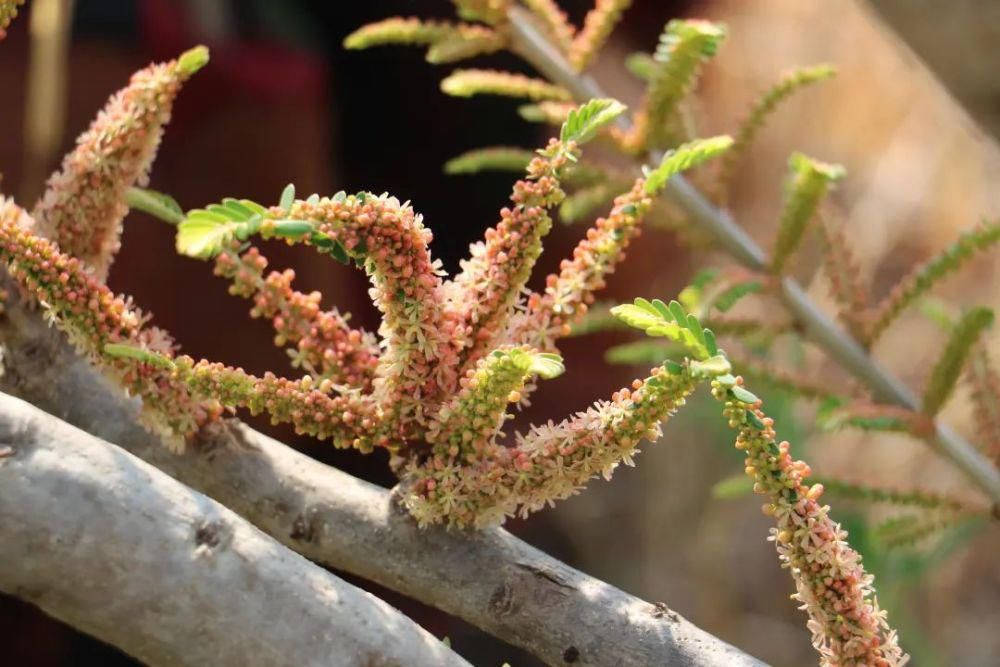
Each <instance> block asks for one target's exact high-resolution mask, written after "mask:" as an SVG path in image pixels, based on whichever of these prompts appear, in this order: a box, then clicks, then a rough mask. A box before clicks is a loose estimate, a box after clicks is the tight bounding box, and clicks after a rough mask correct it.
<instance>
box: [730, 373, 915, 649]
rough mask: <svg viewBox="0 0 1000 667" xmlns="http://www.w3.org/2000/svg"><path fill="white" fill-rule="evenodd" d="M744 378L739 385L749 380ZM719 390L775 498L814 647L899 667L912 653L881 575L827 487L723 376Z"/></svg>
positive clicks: (764, 487)
mask: <svg viewBox="0 0 1000 667" xmlns="http://www.w3.org/2000/svg"><path fill="white" fill-rule="evenodd" d="M741 382H742V381H741V380H740V379H738V378H737V385H738V384H741ZM712 393H713V395H714V396H715V397H716V398H717V399H718V400H720V401H722V402H723V403H724V404H725V408H724V410H723V414H724V416H725V417H726V419H728V420H729V423H730V425H731V426H733V427H734V428H736V429H737V430H738V436H737V440H736V447H737V448H738V449H740V450H741V451H743V452H744V453H745V454H746V472H747V474H748V475H749V476H750V477H752V478H753V480H754V491H755V492H757V493H759V494H761V495H764V496H766V497H767V499H768V502H767V504H765V505H764V508H763V509H764V512H765V514H768V515H769V516H773V517H774V520H775V522H776V524H777V525H776V527H775V528H772V529H771V540H773V541H774V543H775V546H776V548H777V550H778V555H779V557H780V558H781V562H782V565H783V566H784V567H786V568H788V569H789V571H790V572H791V574H792V577H793V579H794V580H795V586H796V590H797V592H796V594H795V598H796V599H797V600H798V601H799V602H801V603H802V609H803V610H804V611H805V612H806V613H807V614H808V615H809V622H808V627H809V629H810V630H811V631H812V634H813V645H814V646H815V647H816V650H817V651H819V653H820V664H821V665H824V666H826V667H835V666H836V667H844V666H846V665H854V666H857V667H860V666H861V665H866V666H867V667H895V666H898V665H904V664H906V662H907V660H908V656H907V655H906V654H904V653H903V651H902V650H901V649H900V647H899V645H898V639H897V636H896V632H895V631H894V630H892V629H891V628H890V627H889V624H888V622H887V620H886V614H885V612H884V611H882V610H880V609H879V606H878V601H877V600H876V599H875V591H874V589H873V587H872V582H873V578H872V576H871V575H870V574H868V573H867V572H865V570H864V568H863V567H862V565H861V557H860V556H859V555H858V553H857V552H856V551H854V550H853V549H852V548H851V547H850V545H849V544H848V543H847V533H846V531H844V530H843V529H842V528H841V527H840V525H839V524H837V523H836V522H834V521H833V520H832V519H831V518H830V516H829V512H830V508H829V506H827V505H821V504H820V503H819V498H820V496H821V495H822V493H823V486H822V484H814V485H812V486H809V485H808V484H806V483H805V479H806V478H807V477H808V476H809V474H810V469H809V466H808V465H807V464H806V463H805V462H803V461H795V460H793V459H792V457H791V455H790V453H789V444H788V443H787V442H781V443H780V444H779V443H777V442H776V441H775V438H776V435H775V431H774V428H773V426H774V422H773V420H771V419H770V418H768V417H765V416H764V413H763V412H762V411H761V410H760V404H759V401H757V402H755V403H753V404H748V403H745V402H744V401H741V400H739V399H738V398H736V397H734V396H733V394H732V392H731V390H730V388H729V387H727V386H726V385H724V384H722V383H720V382H719V381H718V380H715V381H713V382H712Z"/></svg>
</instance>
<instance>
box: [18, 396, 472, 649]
mask: <svg viewBox="0 0 1000 667" xmlns="http://www.w3.org/2000/svg"><path fill="white" fill-rule="evenodd" d="M0 442H2V443H3V444H2V445H0V563H2V566H0V590H3V591H4V592H6V593H10V594H12V595H15V596H17V597H21V598H23V599H25V600H28V601H30V602H32V603H34V604H36V605H38V606H39V607H41V608H42V609H43V610H45V611H46V612H48V613H49V614H51V615H52V616H55V617H56V618H59V619H61V620H63V621H66V622H67V623H69V624H71V625H73V626H75V627H77V628H80V629H81V630H83V631H85V632H88V633H90V634H92V635H94V636H96V637H99V638H100V639H102V640H104V641H106V642H109V643H111V644H114V645H115V646H118V647H119V648H121V649H122V650H124V651H126V652H128V653H129V654H131V655H133V656H135V657H136V658H138V659H140V660H142V661H143V662H145V663H148V664H152V665H289V666H292V665H296V666H298V665H344V666H348V665H358V666H360V665H372V664H378V665H415V664H419V665H428V666H436V665H456V666H458V665H467V664H468V663H467V662H466V661H465V660H463V659H461V658H460V657H458V656H457V655H456V654H455V653H453V652H452V651H451V649H449V648H448V647H447V646H446V645H445V644H443V643H442V642H441V641H439V640H438V639H436V638H435V637H434V636H433V635H431V634H430V633H428V632H427V631H425V630H423V629H422V628H420V626H418V625H417V624H416V623H414V622H413V621H411V620H410V619H408V618H406V617H405V616H403V615H402V614H401V613H399V612H398V611H396V610H395V609H393V608H392V607H390V606H389V605H388V604H386V603H385V602H383V601H381V600H379V599H378V598H376V597H375V596H373V595H370V594H369V593H366V592H364V591H362V590H360V589H358V588H355V587H354V586H352V585H350V584H348V583H347V582H345V581H343V580H341V579H339V578H338V577H336V576H334V575H332V574H330V573H328V572H326V571H325V570H323V569H322V568H320V567H319V566H317V565H314V564H313V563H310V562H309V561H307V560H306V559H305V558H302V557H301V556H299V555H298V554H295V553H293V552H292V551H290V550H289V549H287V548H285V547H283V546H282V545H280V544H278V543H277V542H275V541H274V540H273V539H271V538H269V537H267V536H266V535H264V534H263V533H261V532H260V531H259V530H257V529H256V528H254V527H253V526H252V525H250V524H249V523H248V522H247V521H245V520H244V519H242V518H240V517H239V516H237V515H236V514H234V513H233V512H232V511H230V510H229V509H227V508H225V507H223V506H222V505H220V504H218V503H216V502H215V501H213V500H211V499H209V498H207V497H205V496H203V495H202V494H200V493H197V492H196V491H193V490H191V489H189V488H187V487H185V486H184V485H183V484H181V483H179V482H177V481H175V480H173V479H171V478H170V477H168V476H166V475H165V474H163V473H162V472H160V471H159V470H157V469H156V468H154V467H152V466H150V465H149V464H147V463H144V462H143V461H140V460H139V459H138V458H136V457H134V456H132V455H131V454H129V453H127V452H125V451H123V450H121V449H119V448H118V447H115V446H114V445H110V444H108V443H106V442H103V441H101V440H99V439H97V438H95V437H94V436H92V435H89V434H87V433H84V432H83V431H81V430H79V429H77V428H74V427H72V426H70V425H69V424H66V423H65V422H61V421H59V420H58V419H56V418H55V417H53V416H51V415H49V414H46V413H44V412H42V411H41V410H39V409H37V408H35V407H32V406H31V405H29V404H27V403H25V402H24V401H21V400H19V399H16V398H13V397H11V396H7V395H6V394H0Z"/></svg>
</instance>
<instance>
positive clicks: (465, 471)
mask: <svg viewBox="0 0 1000 667" xmlns="http://www.w3.org/2000/svg"><path fill="white" fill-rule="evenodd" d="M695 384H696V381H695V380H694V379H692V378H691V377H690V376H689V375H687V374H686V373H682V374H677V375H674V374H671V373H669V372H668V371H667V370H665V369H664V368H655V369H653V374H652V376H651V377H649V378H647V379H646V380H644V381H643V380H636V381H635V383H633V388H632V389H622V390H620V391H618V392H616V393H615V394H614V395H613V396H612V400H611V401H610V402H602V403H598V404H596V405H595V406H594V407H592V408H590V409H589V410H587V411H585V412H581V413H579V414H577V415H576V416H574V417H572V418H570V419H567V420H565V421H563V422H562V423H560V424H558V425H553V424H552V423H549V424H548V425H545V426H535V427H533V428H532V429H531V430H530V431H529V432H528V433H527V434H518V436H517V443H516V445H515V446H513V447H506V446H504V445H502V444H498V443H496V442H495V441H494V440H493V439H491V438H479V439H475V438H474V439H472V440H470V442H469V443H464V442H463V445H462V446H461V447H457V448H456V447H451V448H449V449H448V450H447V451H442V450H441V449H438V448H436V449H435V451H434V452H433V453H432V454H431V455H430V456H429V457H428V458H427V459H426V460H422V461H421V460H418V459H413V460H411V461H410V462H409V463H408V465H407V466H406V469H405V475H404V478H403V479H404V485H405V488H406V492H405V495H404V502H405V504H406V506H407V507H408V508H409V510H410V511H411V512H412V513H413V515H414V517H415V518H416V519H417V521H419V522H420V523H421V524H433V523H442V522H447V523H448V524H451V525H476V526H488V525H493V524H498V523H501V522H502V521H503V520H504V519H505V518H506V517H508V516H513V515H515V514H516V513H520V514H521V515H522V516H524V515H527V514H528V513H530V512H533V511H536V510H539V509H542V508H543V507H545V506H546V505H549V504H551V503H553V502H554V501H556V500H560V499H563V498H567V497H569V496H571V495H573V494H575V493H577V492H578V491H579V490H580V488H582V486H583V485H584V484H585V483H586V482H587V481H588V480H590V479H592V478H594V477H595V476H597V475H603V476H604V477H605V478H608V477H610V475H611V473H612V472H613V471H614V469H615V467H616V466H617V465H618V463H619V462H622V461H624V462H625V463H626V464H629V465H631V463H632V458H631V457H632V456H633V455H634V454H635V452H636V449H637V446H638V445H639V443H640V441H641V440H642V439H647V440H650V441H655V440H656V439H657V438H658V437H659V435H660V429H659V424H660V422H663V421H665V420H667V419H668V418H669V417H670V416H671V415H672V414H673V412H674V410H675V409H677V408H679V407H680V406H682V405H684V402H685V399H686V397H687V396H688V395H689V394H690V393H691V391H693V389H694V387H695ZM511 398H516V397H511Z"/></svg>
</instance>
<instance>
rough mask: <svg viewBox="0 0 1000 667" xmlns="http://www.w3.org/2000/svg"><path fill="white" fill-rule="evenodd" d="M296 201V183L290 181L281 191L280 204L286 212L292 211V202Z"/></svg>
mask: <svg viewBox="0 0 1000 667" xmlns="http://www.w3.org/2000/svg"><path fill="white" fill-rule="evenodd" d="M294 203H295V185H294V184H293V183H289V184H288V185H286V186H285V189H284V190H282V191H281V199H280V200H279V201H278V206H280V207H281V210H283V211H284V212H285V213H290V212H291V210H292V204H294Z"/></svg>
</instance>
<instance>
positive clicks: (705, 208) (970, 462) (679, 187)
mask: <svg viewBox="0 0 1000 667" xmlns="http://www.w3.org/2000/svg"><path fill="white" fill-rule="evenodd" d="M509 18H510V24H511V37H512V40H513V47H514V49H515V50H516V51H517V53H518V54H520V55H521V56H522V57H523V58H524V59H525V60H527V61H528V62H529V63H531V64H532V65H533V66H534V67H535V68H536V69H537V70H538V71H539V72H541V73H542V74H544V75H545V76H546V77H548V78H549V79H550V80H551V81H552V82H553V83H557V84H559V85H561V86H563V87H564V88H566V89H567V90H569V91H570V92H571V93H572V95H573V97H574V98H576V99H577V100H578V101H585V100H588V99H592V98H599V97H607V94H606V93H605V92H604V91H603V90H601V87H600V86H599V85H598V84H597V82H596V81H594V79H593V78H591V77H589V76H587V75H581V74H578V73H576V72H575V71H574V70H573V68H572V67H570V65H569V63H568V62H567V61H566V58H565V57H564V56H563V55H562V54H561V53H560V52H559V51H558V49H556V48H555V47H554V46H553V45H552V44H551V43H550V42H549V41H548V40H547V39H546V37H545V35H543V34H542V33H541V31H539V30H538V29H537V27H536V26H535V24H534V21H533V19H532V17H531V15H530V14H528V13H527V12H526V11H524V10H523V9H522V8H518V7H517V6H512V7H511V9H510V10H509ZM618 122H620V123H622V125H623V129H628V126H629V123H630V121H629V120H628V119H627V117H626V116H625V115H624V114H623V115H621V116H619V117H618ZM661 157H662V156H653V163H654V164H659V161H660V158H661ZM666 193H667V196H668V197H670V198H671V199H673V200H674V202H675V203H676V204H677V205H678V206H680V207H681V208H682V209H683V210H684V211H685V212H686V213H687V214H688V215H689V216H690V218H691V220H692V221H693V222H694V223H695V224H697V225H700V226H701V227H702V228H704V229H705V230H707V231H708V232H710V233H711V234H712V236H713V237H714V238H715V239H716V240H717V241H718V243H719V245H720V246H721V247H722V248H723V249H724V250H725V251H726V252H728V253H729V254H730V255H731V256H732V257H733V258H734V259H735V260H736V261H738V262H739V263H740V264H743V265H744V266H746V267H747V268H750V269H752V270H754V271H762V270H766V267H767V266H768V259H767V255H766V253H765V252H764V251H763V250H762V249H761V247H760V246H759V245H757V243H756V242H755V241H754V240H753V239H752V238H750V236H749V235H748V234H747V233H746V232H745V231H744V230H743V228H742V227H740V226H739V225H738V224H737V222H736V220H734V219H733V217H732V215H730V214H729V212H728V211H726V210H724V209H721V208H718V207H717V206H715V205H714V204H713V203H712V202H710V201H709V200H708V199H707V198H706V197H705V196H704V195H703V194H702V193H701V192H699V191H698V190H697V188H695V187H694V186H693V185H691V183H690V182H689V181H688V180H687V179H685V178H684V177H683V176H680V175H678V176H674V177H673V178H671V179H670V181H669V183H668V184H667V188H666ZM780 289H781V297H782V300H783V302H784V304H785V307H786V308H787V309H788V311H789V313H791V315H792V316H793V317H794V318H795V319H796V320H797V321H798V322H799V323H800V324H801V325H802V327H803V328H804V329H805V332H806V334H807V335H808V336H809V337H810V338H811V339H812V341H813V342H814V343H816V344H817V345H818V346H819V347H821V348H822V349H823V350H824V351H825V352H826V353H827V354H828V355H829V356H830V357H831V358H833V359H835V360H836V361H837V362H838V363H839V364H840V365H841V366H842V367H843V368H844V369H845V370H847V371H848V372H849V373H851V374H852V375H854V376H855V377H856V378H858V379H859V380H860V381H862V382H863V383H865V385H867V386H868V388H869V389H870V390H871V391H872V394H873V395H874V396H875V398H876V399H878V400H880V401H884V402H886V403H890V404H893V405H898V406H901V407H904V408H907V409H910V410H919V408H920V402H919V401H918V400H917V398H916V396H914V395H913V393H912V392H911V391H910V389H909V388H908V387H907V386H906V385H905V384H903V383H902V382H901V381H900V380H899V379H898V378H896V377H895V376H893V375H891V374H890V373H889V372H888V371H886V370H885V369H883V368H882V367H881V366H880V365H879V364H878V363H877V362H876V361H875V360H874V359H872V357H871V356H870V355H869V354H868V353H867V351H865V349H864V348H863V347H862V346H861V345H860V344H859V343H858V341H857V340H855V339H854V337H852V336H851V335H850V334H849V333H848V332H846V331H845V330H844V329H843V328H842V327H840V326H839V325H838V324H837V323H836V322H835V321H834V320H833V319H832V318H830V316H828V315H827V314H826V313H824V312H823V311H822V310H820V309H819V307H818V306H816V304H815V303H813V301H812V300H811V299H810V298H809V297H808V295H807V294H806V292H805V290H803V289H802V287H801V285H799V284H798V283H797V282H796V281H794V280H792V279H791V278H787V277H785V278H782V280H781V284H780ZM929 442H930V443H931V444H932V445H933V446H935V448H936V449H937V450H938V452H939V453H941V454H942V455H944V456H945V457H947V458H948V459H950V460H951V462H952V463H953V464H954V465H955V466H956V467H957V468H959V469H960V470H961V471H962V472H963V473H965V475H966V476H967V477H968V478H969V479H970V480H971V481H972V482H973V483H975V485H976V486H977V487H979V488H980V489H981V490H982V491H983V492H984V493H985V494H986V495H987V496H988V497H989V498H990V499H991V500H992V502H993V503H994V504H996V505H1000V472H998V470H997V468H996V467H995V466H994V465H993V464H992V463H991V462H990V460H989V459H988V458H986V457H985V456H983V454H982V453H980V452H979V450H977V449H976V447H975V446H973V445H972V444H971V443H970V442H968V441H967V440H965V439H964V438H963V437H962V436H961V435H959V434H958V433H957V432H955V431H954V430H952V429H951V427H949V426H948V425H947V424H944V423H941V422H940V421H938V422H937V423H936V425H935V435H934V437H933V438H932V439H931V440H930V441H929Z"/></svg>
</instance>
